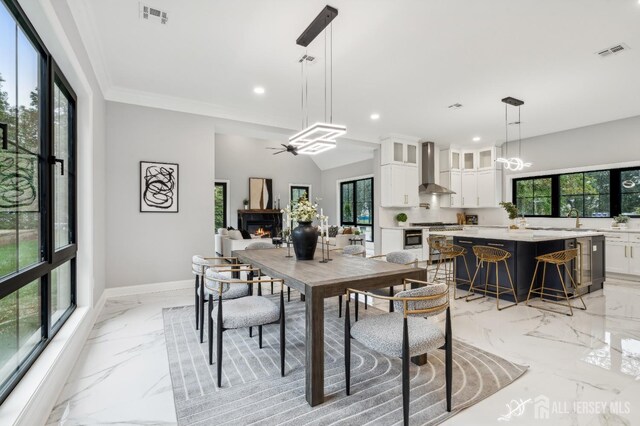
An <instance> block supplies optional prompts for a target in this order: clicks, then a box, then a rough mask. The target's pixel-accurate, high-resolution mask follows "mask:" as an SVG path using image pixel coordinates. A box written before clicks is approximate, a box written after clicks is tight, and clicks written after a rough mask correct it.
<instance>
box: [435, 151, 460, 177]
mask: <svg viewBox="0 0 640 426" xmlns="http://www.w3.org/2000/svg"><path fill="white" fill-rule="evenodd" d="M461 158H462V157H461V156H460V151H459V150H457V149H454V148H448V149H441V150H440V172H441V173H442V172H448V171H450V170H460V164H461ZM441 185H442V184H441Z"/></svg>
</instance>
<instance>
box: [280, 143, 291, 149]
mask: <svg viewBox="0 0 640 426" xmlns="http://www.w3.org/2000/svg"><path fill="white" fill-rule="evenodd" d="M280 145H282V146H284V147H285V148H286V149H289V147H290V146H291V145H285V144H283V143H281V144H280Z"/></svg>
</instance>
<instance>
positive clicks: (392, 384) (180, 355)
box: [163, 295, 527, 426]
mask: <svg viewBox="0 0 640 426" xmlns="http://www.w3.org/2000/svg"><path fill="white" fill-rule="evenodd" d="M292 296H293V295H292ZM273 297H274V300H277V299H275V296H273ZM295 299H296V301H293V300H294V298H293V297H292V301H291V302H289V303H286V335H287V345H286V376H285V377H281V376H280V361H279V360H280V352H279V344H278V342H279V328H278V327H279V326H278V325H277V324H275V325H269V326H265V327H264V330H263V349H259V348H258V338H257V336H256V335H255V334H254V337H253V338H250V337H249V333H248V330H247V329H241V330H229V331H226V332H225V333H224V354H223V362H222V370H223V377H222V387H221V388H218V387H217V386H216V384H215V383H216V379H215V378H216V365H215V362H214V364H213V365H209V363H208V346H207V342H206V332H205V343H202V344H200V342H199V332H198V331H197V330H196V329H195V318H194V316H195V315H194V308H193V306H184V307H176V308H168V309H164V311H163V318H164V331H165V339H166V344H167V352H168V357H169V368H170V371H171V381H172V385H173V395H174V398H175V405H176V414H177V419H178V424H180V425H250V424H260V425H296V426H299V425H334V424H335V425H353V424H359V425H364V424H375V425H394V424H402V387H401V361H400V359H396V358H389V357H386V356H384V355H382V354H379V353H377V352H374V351H371V350H369V349H367V348H365V347H364V346H362V345H360V344H359V343H358V342H357V341H355V340H354V341H352V342H353V343H352V346H351V357H352V358H351V360H352V370H351V377H352V378H351V396H347V395H346V394H345V390H344V358H343V344H342V341H343V330H344V322H343V319H342V318H338V308H337V305H338V304H337V300H336V299H328V300H327V301H326V303H325V309H326V312H325V395H326V397H325V402H324V404H321V405H319V406H316V407H310V406H309V405H308V404H307V402H306V400H305V395H304V362H305V352H304V330H305V324H304V321H305V316H304V311H305V310H304V303H303V302H299V301H297V299H298V298H297V297H296V298H295ZM381 313H382V311H380V310H378V309H374V308H372V307H369V309H368V310H364V309H363V306H362V305H361V307H360V315H362V316H366V315H379V314H381ZM352 318H353V316H352ZM454 321H455V319H454ZM453 326H454V329H453V330H454V336H455V322H454V324H453ZM205 327H206V324H205ZM205 331H206V330H205ZM256 334H257V333H256ZM214 351H215V342H214ZM214 357H215V354H214ZM214 359H215V358H214ZM428 360H429V362H428V363H427V364H426V365H424V366H421V367H418V366H416V365H413V364H412V365H411V373H410V374H411V419H410V423H411V424H412V425H436V424H439V423H441V422H443V421H445V420H446V419H448V418H450V417H451V416H453V415H455V414H456V413H457V412H459V411H460V410H462V409H464V408H467V407H469V406H471V405H473V404H476V403H478V402H479V401H481V400H483V399H484V398H487V397H488V396H490V395H492V394H493V393H495V392H497V391H498V390H500V389H502V388H504V387H505V386H508V385H509V384H511V383H512V382H513V381H514V380H516V379H517V378H518V377H520V376H522V374H524V372H525V371H526V370H527V367H526V366H522V365H517V364H514V363H512V362H509V361H508V360H506V359H504V358H501V357H499V356H497V355H494V354H491V353H488V352H485V351H483V350H480V349H478V348H476V347H474V346H471V345H469V344H466V343H463V342H461V341H458V340H455V339H454V341H453V362H454V366H453V397H452V400H453V401H452V403H453V409H452V411H451V412H450V413H449V412H447V411H446V404H445V380H444V377H445V375H444V352H443V351H440V350H437V351H434V352H432V353H429V355H428Z"/></svg>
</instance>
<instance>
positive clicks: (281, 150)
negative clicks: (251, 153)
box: [265, 147, 282, 151]
mask: <svg viewBox="0 0 640 426" xmlns="http://www.w3.org/2000/svg"><path fill="white" fill-rule="evenodd" d="M265 149H278V150H280V151H282V149H281V148H271V147H266V148H265Z"/></svg>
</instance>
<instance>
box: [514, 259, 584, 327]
mask: <svg viewBox="0 0 640 426" xmlns="http://www.w3.org/2000/svg"><path fill="white" fill-rule="evenodd" d="M577 257H578V249H568V250H560V251H555V252H553V253H547V254H543V255H542V256H537V257H536V260H537V261H538V262H537V263H536V269H535V272H534V273H533V279H532V280H531V288H530V289H529V294H528V295H527V301H526V302H525V303H526V305H527V306H530V307H532V308H538V309H543V310H545V311H549V312H555V313H563V314H566V315H567V316H570V317H571V316H573V308H576V309H581V310H583V311H586V310H587V305H585V303H584V300H583V299H582V296H581V295H580V293H579V292H578V285H577V284H576V282H575V280H574V279H573V276H572V275H571V269H570V268H569V267H567V265H568V264H569V263H570V262H572V261H573V260H575V259H576V258H577ZM540 262H542V263H543V264H544V266H543V268H542V283H541V284H540V286H538V287H535V288H534V285H535V282H536V275H537V274H538V266H540ZM547 265H556V270H557V271H558V276H559V277H560V284H561V285H562V290H560V289H557V288H549V287H545V281H546V278H547ZM560 266H564V271H565V273H566V274H567V275H568V276H569V282H570V283H571V286H572V287H573V290H574V291H573V294H571V295H569V293H568V292H567V286H566V284H565V280H564V277H563V276H562V272H561V270H560ZM532 294H534V295H538V296H540V300H541V301H542V302H547V303H553V304H556V305H560V306H564V307H567V308H569V313H566V312H559V311H556V310H555V309H549V308H545V307H542V306H533V305H530V304H529V299H530V298H531V295H532ZM545 297H549V298H553V299H556V300H548V299H545ZM575 298H578V299H580V302H582V307H580V306H573V305H572V304H571V300H572V299H575ZM558 299H564V300H565V301H566V303H562V302H559V301H558Z"/></svg>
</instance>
